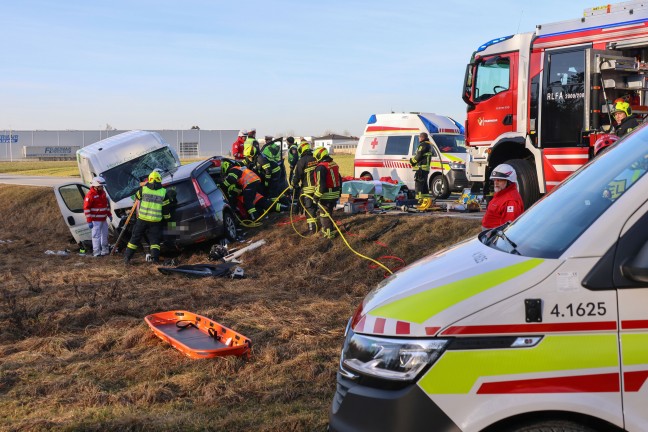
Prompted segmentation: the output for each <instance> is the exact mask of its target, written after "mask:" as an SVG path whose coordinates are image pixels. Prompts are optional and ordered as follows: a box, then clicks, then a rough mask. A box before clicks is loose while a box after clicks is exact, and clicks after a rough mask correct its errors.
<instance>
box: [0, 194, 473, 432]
mask: <svg viewBox="0 0 648 432" xmlns="http://www.w3.org/2000/svg"><path fill="white" fill-rule="evenodd" d="M336 218H339V219H341V220H342V221H343V222H344V223H345V225H346V226H347V228H348V229H349V230H350V231H351V232H353V233H355V234H357V235H360V236H370V235H372V234H374V233H377V232H379V231H381V230H383V229H384V228H386V227H388V226H390V225H391V224H392V223H393V222H394V221H395V220H398V221H399V223H398V225H396V226H395V227H393V228H392V229H391V230H390V231H388V232H386V233H384V234H383V235H382V236H380V241H381V242H384V243H385V244H387V245H389V246H390V247H391V249H392V250H391V251H387V250H386V249H384V248H382V247H380V246H378V245H377V244H375V243H373V242H366V241H362V239H361V238H360V237H357V236H355V237H350V241H351V242H352V244H353V245H354V247H356V248H357V249H358V250H359V251H361V252H362V253H364V254H366V255H369V256H371V257H378V256H381V255H390V254H393V255H398V256H400V257H401V258H403V259H404V260H405V261H406V262H408V263H412V262H413V261H414V260H416V259H418V258H420V257H422V256H424V255H426V254H429V253H431V252H434V251H436V250H438V249H440V248H443V247H445V246H448V245H450V244H452V243H455V242H456V241H458V240H459V239H462V238H465V237H467V236H471V235H474V234H475V233H477V232H479V230H480V228H479V222H478V221H474V220H473V221H469V220H460V219H451V218H442V217H419V216H415V215H412V216H407V215H403V216H371V215H355V216H345V215H341V214H340V215H338V214H336ZM0 220H1V221H2V223H1V224H0V240H4V241H6V240H12V242H11V243H3V242H0V255H1V256H2V259H1V260H0V278H1V280H2V284H1V287H0V430H16V431H18V430H20V431H26V430H52V429H55V430H89V431H93V430H94V431H104V430H150V431H158V430H183V431H190V430H222V431H251V430H253V431H317V430H320V431H323V430H325V429H326V424H327V416H328V410H329V407H330V403H331V399H332V396H333V393H334V390H335V373H336V369H337V362H338V358H339V350H340V347H341V344H342V341H343V332H344V327H345V324H346V321H347V319H348V317H349V316H350V315H351V314H352V312H353V310H354V309H355V308H356V306H357V305H358V304H359V302H360V301H361V299H362V298H363V297H364V296H365V295H366V294H367V293H368V292H369V290H370V289H371V288H372V287H373V286H375V285H376V284H377V283H378V282H380V281H381V280H382V279H383V273H382V271H380V270H375V269H370V268H369V266H368V265H367V262H366V261H363V260H361V259H359V258H358V257H357V256H355V255H353V254H351V253H350V252H349V251H348V249H347V248H346V247H345V246H344V245H343V243H342V242H341V241H339V240H337V241H335V242H333V243H331V242H329V241H327V240H323V239H320V238H308V239H302V238H300V237H299V236H298V235H297V234H296V233H295V232H294V231H293V230H292V229H291V227H290V225H278V224H276V223H275V222H276V221H277V220H285V216H283V215H281V216H279V215H277V216H276V217H275V218H274V219H271V220H269V221H268V222H266V224H265V226H264V227H262V228H258V229H255V230H250V231H249V232H248V235H247V237H249V238H250V239H261V238H264V239H266V240H267V242H268V244H267V245H265V246H263V247H261V248H260V249H257V250H255V251H253V252H249V253H247V254H245V255H243V257H242V261H243V263H242V264H241V266H242V267H243V268H244V269H245V271H246V275H247V278H246V279H241V280H229V279H214V278H210V279H187V278H184V277H181V276H164V275H162V274H161V273H159V272H158V271H157V270H156V268H155V267H153V266H149V265H147V264H146V263H143V262H142V261H143V260H142V256H141V255H139V256H136V261H137V265H135V266H133V267H129V268H127V269H126V268H124V266H123V265H122V263H121V257H119V256H115V257H108V258H102V259H93V258H89V257H81V256H78V255H77V254H75V253H73V254H71V255H69V256H63V257H60V256H51V255H45V254H44V251H45V250H47V249H52V250H61V249H65V248H66V247H67V248H71V249H72V248H73V247H74V245H73V244H70V243H69V240H68V239H69V238H70V236H69V233H68V230H67V228H66V226H65V225H64V223H63V220H62V217H61V215H60V214H59V212H58V209H57V206H56V203H55V201H54V196H53V193H52V191H51V189H47V188H33V187H32V188H30V187H17V186H6V185H0ZM422 223H423V224H425V228H424V229H421V228H420V224H422ZM415 228H416V235H412V232H413V230H414V229H415ZM299 229H300V230H303V229H304V222H301V223H300V225H299ZM414 239H415V241H416V244H414ZM180 259H181V260H182V262H183V263H202V262H207V252H206V250H203V249H196V250H193V251H187V252H184V253H183V254H182V255H181V256H180ZM173 309H185V310H189V311H193V312H196V313H199V314H202V315H205V316H208V317H210V318H212V319H215V320H216V321H218V322H220V323H222V324H223V325H226V326H228V327H231V328H233V329H234V330H236V331H239V332H241V333H243V334H244V335H246V336H247V337H249V338H251V339H252V341H253V344H254V345H253V351H252V357H251V359H250V360H249V361H245V360H242V359H238V358H216V359H210V360H191V359H189V358H187V357H184V356H182V355H181V354H180V353H179V352H178V351H176V350H174V349H173V348H171V347H170V346H168V345H166V344H164V343H162V342H161V341H160V340H159V339H157V338H156V337H154V336H153V334H152V333H151V332H150V330H149V329H148V327H147V326H146V325H145V323H144V321H143V318H144V316H146V315H147V314H150V313H154V312H159V311H165V310H173Z"/></svg>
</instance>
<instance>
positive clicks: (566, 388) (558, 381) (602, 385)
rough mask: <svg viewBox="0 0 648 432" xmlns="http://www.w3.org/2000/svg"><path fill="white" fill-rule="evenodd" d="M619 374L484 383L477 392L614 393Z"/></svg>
mask: <svg viewBox="0 0 648 432" xmlns="http://www.w3.org/2000/svg"><path fill="white" fill-rule="evenodd" d="M618 391H619V374H618V373H608V374H599V375H580V376H568V377H554V378H537V379H527V380H515V381H501V382H491V383H484V384H482V385H481V386H480V387H479V390H477V394H510V393H613V392H614V393H616V392H618Z"/></svg>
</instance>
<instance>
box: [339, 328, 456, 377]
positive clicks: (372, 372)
mask: <svg viewBox="0 0 648 432" xmlns="http://www.w3.org/2000/svg"><path fill="white" fill-rule="evenodd" d="M447 344H448V341H447V340H446V339H391V338H380V337H375V336H365V335H359V334H357V333H354V332H353V331H349V333H348V334H347V338H346V340H345V342H344V348H343V350H342V357H341V359H340V368H341V369H342V370H346V371H348V372H351V373H357V374H361V375H365V376H369V377H372V378H381V379H385V380H391V381H401V382H403V381H413V380H415V379H416V377H417V376H418V375H419V373H420V372H421V371H422V370H423V369H425V368H426V367H427V366H429V365H431V364H432V363H434V362H435V361H436V359H437V358H439V356H440V355H441V353H442V352H443V350H444V348H445V346H446V345H447Z"/></svg>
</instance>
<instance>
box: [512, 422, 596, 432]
mask: <svg viewBox="0 0 648 432" xmlns="http://www.w3.org/2000/svg"><path fill="white" fill-rule="evenodd" d="M509 431H510V432H596V430H594V429H592V428H590V427H588V426H583V425H580V424H578V423H574V422H571V421H568V420H547V421H538V422H533V423H527V424H526V425H520V426H517V427H515V428H512V429H510V430H509Z"/></svg>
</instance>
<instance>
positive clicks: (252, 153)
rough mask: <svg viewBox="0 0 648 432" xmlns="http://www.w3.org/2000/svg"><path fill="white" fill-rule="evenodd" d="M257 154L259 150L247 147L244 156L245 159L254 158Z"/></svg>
mask: <svg viewBox="0 0 648 432" xmlns="http://www.w3.org/2000/svg"><path fill="white" fill-rule="evenodd" d="M256 154H257V149H256V147H254V146H253V145H251V146H247V147H246V148H245V150H243V156H245V157H254V156H255V155H256Z"/></svg>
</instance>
